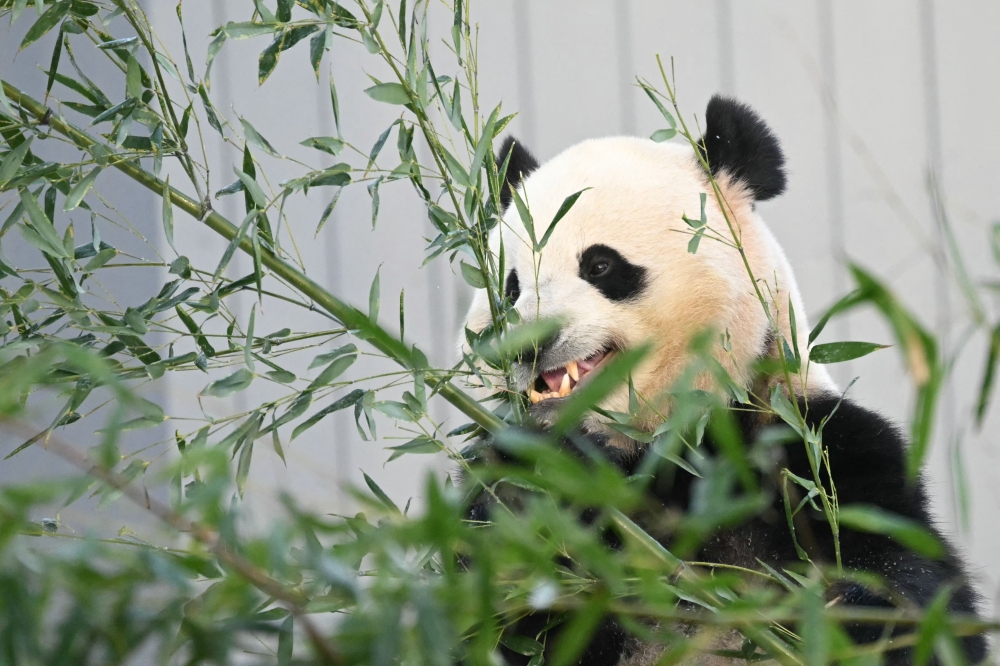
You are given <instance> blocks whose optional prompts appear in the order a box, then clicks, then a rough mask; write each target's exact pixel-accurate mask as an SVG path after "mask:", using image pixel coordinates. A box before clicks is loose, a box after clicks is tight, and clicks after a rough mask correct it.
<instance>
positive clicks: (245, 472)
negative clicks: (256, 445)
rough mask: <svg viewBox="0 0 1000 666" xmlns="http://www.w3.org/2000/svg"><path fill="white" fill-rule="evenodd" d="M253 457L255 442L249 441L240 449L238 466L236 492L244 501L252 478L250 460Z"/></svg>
mask: <svg viewBox="0 0 1000 666" xmlns="http://www.w3.org/2000/svg"><path fill="white" fill-rule="evenodd" d="M252 456H253V440H250V441H248V442H247V443H246V444H244V445H243V447H242V448H241V449H240V460H239V463H237V465H236V491H237V492H238V493H239V494H240V499H243V489H244V488H246V485H247V478H248V477H249V476H250V458H251V457H252Z"/></svg>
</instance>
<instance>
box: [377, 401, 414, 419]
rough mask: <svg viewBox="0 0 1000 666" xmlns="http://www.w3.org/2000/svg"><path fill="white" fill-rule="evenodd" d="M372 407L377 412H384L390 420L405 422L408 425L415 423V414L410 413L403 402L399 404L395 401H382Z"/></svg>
mask: <svg viewBox="0 0 1000 666" xmlns="http://www.w3.org/2000/svg"><path fill="white" fill-rule="evenodd" d="M372 407H374V408H375V409H376V410H377V411H380V412H382V413H383V414H385V415H386V416H388V417H389V418H390V419H395V420H396V421H405V422H407V423H412V422H413V421H414V418H413V414H411V413H410V411H409V408H408V407H407V406H406V405H405V404H404V403H402V402H397V401H395V400H382V401H379V402H376V403H375V404H373V405H372Z"/></svg>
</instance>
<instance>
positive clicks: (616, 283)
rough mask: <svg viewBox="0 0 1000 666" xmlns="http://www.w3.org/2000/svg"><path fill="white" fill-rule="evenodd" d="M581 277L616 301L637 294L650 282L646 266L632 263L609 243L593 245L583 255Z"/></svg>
mask: <svg viewBox="0 0 1000 666" xmlns="http://www.w3.org/2000/svg"><path fill="white" fill-rule="evenodd" d="M580 279H581V280H584V281H585V282H589V283H590V284H592V285H594V286H595V287H597V289H598V290H599V291H600V292H601V293H602V294H603V295H604V297H605V298H608V299H610V300H612V301H627V300H629V299H630V298H635V297H637V296H638V295H639V294H640V293H642V290H643V288H645V286H646V269H645V268H643V267H642V266H636V265H635V264H633V263H630V262H629V261H628V259H626V258H625V257H623V256H622V255H621V254H619V252H618V251H617V250H614V249H612V248H610V247H608V246H607V245H591V246H590V247H588V248H587V249H586V250H584V251H583V254H582V255H580Z"/></svg>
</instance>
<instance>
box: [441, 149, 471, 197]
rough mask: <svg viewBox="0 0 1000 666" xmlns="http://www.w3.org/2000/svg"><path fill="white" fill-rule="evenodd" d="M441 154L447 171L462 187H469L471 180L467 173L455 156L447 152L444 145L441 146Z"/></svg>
mask: <svg viewBox="0 0 1000 666" xmlns="http://www.w3.org/2000/svg"><path fill="white" fill-rule="evenodd" d="M441 154H442V155H443V156H444V163H445V166H447V167H448V173H450V174H451V177H452V178H454V179H455V182H456V183H458V184H459V185H461V186H462V187H471V186H472V181H471V180H470V179H469V174H468V173H466V171H465V167H463V166H462V163H461V162H459V161H458V160H457V159H455V156H454V155H452V154H451V153H449V152H448V149H447V148H445V147H444V146H442V147H441Z"/></svg>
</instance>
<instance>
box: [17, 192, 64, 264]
mask: <svg viewBox="0 0 1000 666" xmlns="http://www.w3.org/2000/svg"><path fill="white" fill-rule="evenodd" d="M20 194H21V204H22V205H23V206H24V210H25V212H26V213H27V214H28V219H29V220H30V221H31V228H30V230H29V231H31V232H34V234H25V239H27V240H28V242H32V239H33V238H34V237H37V238H38V239H40V240H41V241H42V243H43V244H44V247H42V246H39V245H36V247H38V249H40V250H42V251H43V252H46V254H51V255H53V256H56V257H61V258H63V259H69V258H70V253H69V252H67V251H66V248H65V246H64V245H63V242H62V239H61V238H60V237H59V234H58V233H56V229H55V227H54V226H52V221H51V220H49V218H48V216H47V215H46V214H45V212H44V211H43V210H42V208H41V207H40V206H39V205H38V201H37V200H36V199H35V197H34V196H32V194H31V193H30V192H28V191H27V190H21V193H20ZM25 230H28V228H27V227H22V232H24V231H25ZM32 244H33V245H34V244H35V243H32ZM46 248H48V249H46Z"/></svg>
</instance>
